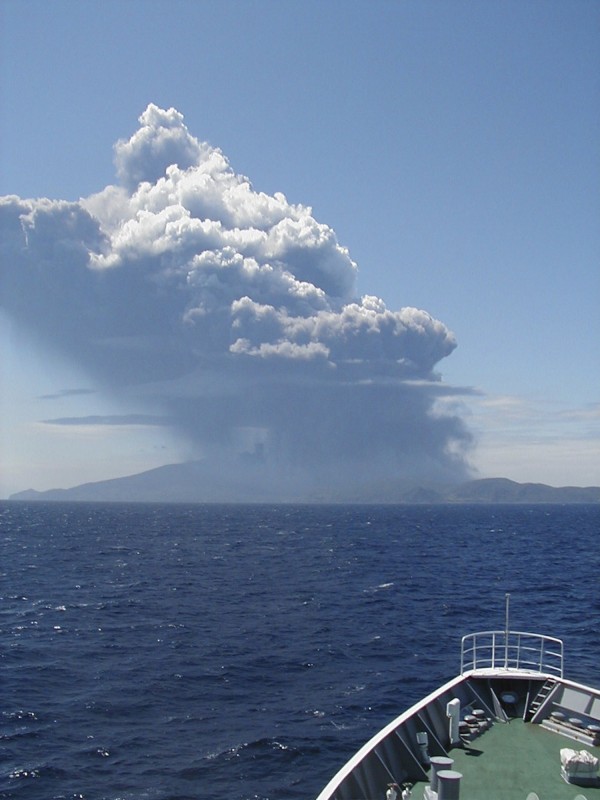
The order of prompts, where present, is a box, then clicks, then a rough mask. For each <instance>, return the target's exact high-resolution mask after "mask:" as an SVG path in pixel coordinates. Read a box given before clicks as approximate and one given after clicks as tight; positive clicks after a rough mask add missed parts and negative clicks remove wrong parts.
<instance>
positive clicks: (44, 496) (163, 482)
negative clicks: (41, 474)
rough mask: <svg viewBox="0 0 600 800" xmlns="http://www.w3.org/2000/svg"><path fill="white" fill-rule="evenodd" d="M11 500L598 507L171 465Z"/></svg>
mask: <svg viewBox="0 0 600 800" xmlns="http://www.w3.org/2000/svg"><path fill="white" fill-rule="evenodd" d="M9 500H21V501H28V502H32V501H34V502H35V501H43V502H58V501H62V502H130V503H131V502H141V503H148V502H159V503H211V502H213V503H215V502H216V503H262V502H265V503H278V502H280V503H381V504H384V503H389V504H393V503H400V504H423V505H430V504H444V503H452V504H460V503H463V504H474V503H481V504H484V503H488V504H496V503H510V504H517V503H522V504H535V503H559V504H561V503H569V504H572V503H600V487H598V486H588V487H576V486H563V487H554V486H548V485H546V484H543V483H517V482H515V481H512V480H508V479H507V478H483V479H479V480H470V481H466V482H462V483H457V484H454V485H436V484H418V483H412V484H411V483H409V482H407V481H406V480H404V481H395V480H392V479H390V480H389V481H386V482H385V483H383V482H381V481H378V482H377V483H369V482H368V480H365V481H364V482H362V483H359V482H357V483H356V485H355V486H353V487H352V489H351V491H349V490H345V491H342V490H339V489H338V490H336V489H335V488H332V489H328V488H327V486H323V485H321V486H320V487H319V489H318V490H317V489H314V488H313V489H307V488H298V489H293V488H289V487H288V489H287V490H286V491H285V492H282V491H281V489H276V488H275V487H273V486H271V485H270V484H269V482H268V481H265V480H264V479H261V477H260V476H259V475H253V474H252V473H251V472H249V473H248V476H247V477H246V479H245V480H243V481H240V480H239V479H238V480H236V481H235V482H234V483H231V482H230V481H228V480H227V476H223V474H222V473H220V472H219V471H214V470H211V469H210V467H209V466H208V465H207V464H206V463H205V462H200V461H193V462H188V463H185V464H169V465H166V466H163V467H158V468H156V469H152V470H148V471H146V472H141V473H138V474H136V475H130V476H127V477H123V478H113V479H111V480H105V481H97V482H94V483H84V484H81V485H80V486H74V487H72V488H70V489H50V490H47V491H41V492H40V491H36V490H35V489H27V490H26V491H23V492H17V493H16V494H13V495H11V496H10V497H9Z"/></svg>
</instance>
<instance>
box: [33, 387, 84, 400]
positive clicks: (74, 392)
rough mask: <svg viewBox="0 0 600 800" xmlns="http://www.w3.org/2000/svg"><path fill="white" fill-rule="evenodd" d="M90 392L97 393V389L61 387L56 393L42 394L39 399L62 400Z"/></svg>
mask: <svg viewBox="0 0 600 800" xmlns="http://www.w3.org/2000/svg"><path fill="white" fill-rule="evenodd" d="M88 394H96V391H95V389H61V390H60V391H59V392H55V393H54V394H40V395H38V398H37V399H38V400H62V399H64V398H65V397H79V396H83V395H88Z"/></svg>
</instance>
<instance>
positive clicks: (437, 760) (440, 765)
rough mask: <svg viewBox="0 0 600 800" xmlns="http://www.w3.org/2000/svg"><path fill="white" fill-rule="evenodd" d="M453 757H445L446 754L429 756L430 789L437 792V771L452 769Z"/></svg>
mask: <svg viewBox="0 0 600 800" xmlns="http://www.w3.org/2000/svg"><path fill="white" fill-rule="evenodd" d="M453 764H454V759H452V758H446V756H433V757H432V758H431V790H432V791H433V792H439V789H438V773H439V772H440V770H443V769H445V770H448V769H452V765H453Z"/></svg>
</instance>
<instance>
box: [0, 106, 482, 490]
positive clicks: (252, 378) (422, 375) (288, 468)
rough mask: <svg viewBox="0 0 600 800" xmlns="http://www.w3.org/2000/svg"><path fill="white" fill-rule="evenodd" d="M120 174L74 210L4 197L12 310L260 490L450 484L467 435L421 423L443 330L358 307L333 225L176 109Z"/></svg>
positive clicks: (430, 408) (135, 141) (432, 405)
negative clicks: (240, 168) (209, 140)
mask: <svg viewBox="0 0 600 800" xmlns="http://www.w3.org/2000/svg"><path fill="white" fill-rule="evenodd" d="M115 163H116V168H117V176H118V185H114V186H108V187H106V188H105V189H104V190H103V191H101V192H99V193H98V194H95V195H93V196H91V197H88V198H86V199H83V200H80V201H79V202H77V203H72V202H59V201H51V200H46V199H38V200H22V199H20V198H18V197H6V198H3V199H2V200H1V201H0V214H1V217H0V219H1V226H2V250H3V252H2V284H1V290H2V291H1V302H2V305H3V307H4V308H5V310H6V311H7V312H8V313H9V314H11V315H14V316H15V317H16V318H17V319H19V320H20V321H21V323H25V324H27V325H28V326H29V327H30V328H31V329H33V330H34V331H36V332H37V333H38V334H42V335H43V337H44V339H45V340H46V341H52V342H53V344H54V345H55V346H57V347H60V348H61V350H62V351H63V352H64V353H66V354H67V355H69V356H71V357H72V358H73V359H75V360H76V361H77V362H78V363H79V364H80V365H82V366H83V367H85V368H86V369H88V370H89V371H90V372H93V373H94V375H95V376H96V377H97V378H100V379H102V380H103V381H104V383H105V385H106V387H107V389H110V390H111V391H113V392H118V391H123V390H125V389H127V391H128V392H129V394H130V395H131V393H132V392H138V393H139V397H140V408H141V404H142V402H143V401H144V399H146V400H147V399H149V398H152V399H153V400H154V401H156V400H160V402H161V403H162V406H163V408H164V412H165V415H166V417H168V419H169V420H172V421H173V424H175V425H176V426H177V427H178V429H179V430H180V431H181V432H184V433H185V434H186V435H187V437H188V438H189V441H190V442H193V443H194V445H195V447H196V450H197V453H198V456H199V457H203V458H205V459H206V460H207V463H209V462H210V463H214V464H216V465H218V468H219V469H223V470H225V469H226V471H227V474H228V475H229V476H230V479H231V480H232V481H234V480H238V479H242V478H244V479H247V480H255V481H256V482H257V485H258V483H259V481H261V480H262V481H265V482H268V485H269V486H271V487H272V489H273V496H276V495H277V492H279V493H280V494H281V496H286V495H289V494H290V491H291V487H294V486H301V487H304V489H306V490H307V491H309V492H310V491H312V490H314V488H315V487H323V488H325V487H329V488H330V489H331V491H332V492H334V493H335V492H338V494H339V495H340V496H342V495H343V494H344V492H347V493H349V495H351V493H352V491H354V490H355V489H356V488H357V487H360V486H365V485H367V484H375V483H376V482H378V481H388V482H393V481H395V480H398V479H406V478H411V477H412V478H415V479H418V480H421V479H423V478H424V477H430V478H435V479H450V478H452V477H455V478H462V477H464V464H463V461H462V454H463V453H464V451H465V448H466V447H467V446H468V443H469V435H468V433H467V431H466V430H465V428H464V426H463V424H462V422H461V421H460V420H459V419H457V418H454V417H451V416H447V415H443V414H441V413H440V412H438V411H436V406H437V402H436V401H437V398H438V397H439V396H440V395H441V394H442V393H443V392H444V387H443V385H442V384H441V382H440V381H439V378H438V377H437V376H436V374H435V373H434V372H433V370H434V367H435V365H436V364H437V362H439V361H440V359H442V358H444V357H445V356H447V355H449V354H450V353H451V352H452V350H453V349H454V347H455V340H454V337H453V335H452V333H451V332H450V331H448V329H447V328H446V327H445V326H444V325H443V324H442V323H441V322H438V321H437V320H435V319H433V318H432V317H431V316H430V315H429V314H428V313H426V312H425V311H421V310H417V309H414V308H403V309H400V310H399V311H392V310H390V309H388V308H386V306H385V304H384V302H383V301H382V300H380V299H379V298H377V297H373V296H365V297H362V298H361V297H357V295H356V290H355V278H356V265H355V264H354V262H353V261H352V259H351V258H350V255H349V254H348V251H347V250H346V249H345V248H344V247H342V246H341V245H340V244H339V243H338V241H337V238H336V235H335V233H334V231H333V230H332V229H331V228H329V227H328V226H327V225H324V224H322V223H319V222H317V221H316V220H315V218H314V217H313V216H312V211H311V209H310V208H309V207H306V206H303V205H294V204H291V203H289V202H288V201H287V200H286V198H285V196H284V195H283V194H280V193H276V194H275V195H274V196H270V195H267V194H264V193H262V192H257V191H255V189H254V188H253V187H252V185H251V184H250V182H249V181H248V180H247V178H245V177H243V176H241V175H237V174H236V173H235V172H234V171H233V170H232V168H231V166H230V164H229V162H228V160H227V159H226V158H225V156H224V155H223V153H222V152H221V151H220V150H218V149H216V148H213V147H210V146H209V145H207V144H205V143H203V142H200V141H198V140H197V139H196V138H194V137H193V136H192V135H191V134H190V133H189V131H188V130H187V128H186V126H185V124H184V121H183V117H182V115H181V114H180V113H178V112H177V111H176V110H175V109H172V108H171V109H169V110H168V111H165V110H163V109H160V108H157V107H156V106H154V105H150V106H148V108H147V109H146V111H145V112H144V113H143V114H142V116H141V117H140V128H139V129H138V130H137V131H136V132H135V133H134V135H133V136H132V137H131V138H130V139H129V140H127V141H125V140H122V141H119V142H118V143H117V144H116V146H115ZM252 476H254V477H253V478H252Z"/></svg>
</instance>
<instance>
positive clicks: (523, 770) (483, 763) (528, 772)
mask: <svg viewBox="0 0 600 800" xmlns="http://www.w3.org/2000/svg"><path fill="white" fill-rule="evenodd" d="M563 747H569V748H571V749H572V750H587V751H588V752H590V753H593V755H595V756H596V757H600V747H588V746H585V745H583V744H581V743H580V742H574V741H573V740H571V739H568V738H567V737H565V736H561V735H560V734H558V733H553V732H551V731H547V730H544V729H543V728H541V727H540V726H539V725H532V724H530V723H525V722H523V721H522V720H520V719H512V720H511V721H510V722H509V723H507V724H502V723H495V724H494V725H493V726H492V727H491V728H490V729H489V730H487V731H485V733H483V734H482V735H481V736H479V737H478V738H477V739H475V740H474V741H472V742H470V744H469V747H468V748H466V747H465V748H464V749H463V748H455V749H454V750H452V751H451V752H450V758H453V759H454V766H453V767H452V769H455V770H458V772H461V773H462V775H463V779H462V781H461V786H460V800H525V799H526V797H527V795H528V794H529V792H537V794H538V795H539V798H540V800H563V799H564V800H574V798H575V797H576V796H577V795H579V794H581V795H583V796H584V797H586V798H587V800H600V785H598V786H593V787H590V786H578V785H576V784H573V783H566V781H564V780H563V778H562V777H561V774H560V751H561V749H562V748H563ZM412 796H413V798H416V800H420V798H421V796H422V794H421V789H420V785H419V784H417V786H415V788H414V790H413V793H412Z"/></svg>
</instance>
